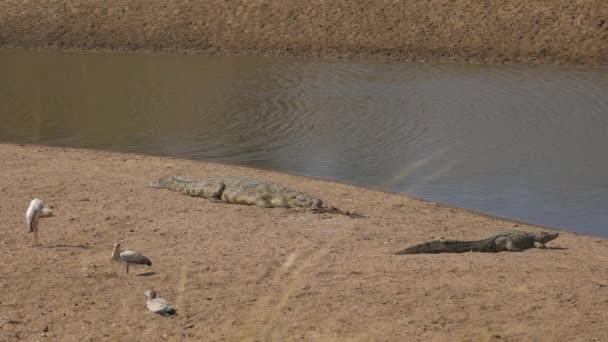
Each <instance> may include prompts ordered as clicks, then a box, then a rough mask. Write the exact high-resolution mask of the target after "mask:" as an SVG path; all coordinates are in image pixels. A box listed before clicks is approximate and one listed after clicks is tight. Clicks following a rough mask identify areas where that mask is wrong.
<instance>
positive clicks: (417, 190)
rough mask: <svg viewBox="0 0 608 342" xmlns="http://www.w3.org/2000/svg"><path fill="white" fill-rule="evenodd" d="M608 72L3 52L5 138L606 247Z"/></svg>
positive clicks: (0, 111)
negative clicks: (256, 177)
mask: <svg viewBox="0 0 608 342" xmlns="http://www.w3.org/2000/svg"><path fill="white" fill-rule="evenodd" d="M607 94H608V70H606V69H596V70H590V71H580V70H567V69H566V70H564V69H556V68H552V67H536V68H527V67H516V66H475V65H420V64H379V63H341V62H331V61H305V60H298V59H295V60H294V59H281V58H257V57H218V56H212V57H206V56H146V55H140V56H131V55H95V54H57V53H40V52H36V53H35V52H18V53H3V54H0V118H1V124H0V140H1V141H10V142H35V143H45V144H51V145H68V146H80V147H94V148H102V149H112V150H121V151H133V152H145V153H152V154H163V155H172V156H178V157H184V158H191V159H204V160H211V161H221V162H227V163H237V164H244V165H250V166H255V167H263V168H272V169H276V170H281V171H287V172H290V173H295V174H301V175H308V176H315V177H319V178H325V179H332V180H338V181H341V182H346V183H353V184H361V185H368V186H374V187H380V188H383V189H387V190H391V191H395V192H402V193H407V194H411V195H414V196H418V197H422V198H426V199H430V200H435V201H439V202H443V203H449V204H452V205H456V206H461V207H465V208H471V209H475V210H479V211H483V212H487V213H490V214H494V215H498V216H502V217H509V218H513V219H518V220H523V221H527V222H531V223H537V224H543V225H548V226H554V227H561V228H564V229H568V230H574V231H578V232H582V233H588V234H593V235H597V236H604V237H608V227H607V226H606V222H608V158H606V157H605V155H606V152H605V149H606V146H608V134H607V133H608V96H606V95H607Z"/></svg>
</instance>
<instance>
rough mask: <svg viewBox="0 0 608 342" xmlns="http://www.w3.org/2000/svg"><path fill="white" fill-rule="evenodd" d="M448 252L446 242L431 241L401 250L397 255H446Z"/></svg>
mask: <svg viewBox="0 0 608 342" xmlns="http://www.w3.org/2000/svg"><path fill="white" fill-rule="evenodd" d="M447 251H448V247H447V246H446V244H445V242H444V241H429V242H425V243H421V244H419V245H415V246H411V247H408V248H406V249H403V250H400V251H399V252H397V253H395V254H397V255H403V254H421V253H445V252H447Z"/></svg>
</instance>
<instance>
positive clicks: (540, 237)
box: [534, 232, 559, 244]
mask: <svg viewBox="0 0 608 342" xmlns="http://www.w3.org/2000/svg"><path fill="white" fill-rule="evenodd" d="M558 236H559V233H548V232H536V233H534V240H535V241H538V242H542V243H543V244H545V243H547V242H549V241H551V240H555V239H557V237H558Z"/></svg>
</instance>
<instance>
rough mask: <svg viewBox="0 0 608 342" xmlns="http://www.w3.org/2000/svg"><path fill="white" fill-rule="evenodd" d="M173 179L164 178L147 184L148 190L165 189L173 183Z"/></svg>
mask: <svg viewBox="0 0 608 342" xmlns="http://www.w3.org/2000/svg"><path fill="white" fill-rule="evenodd" d="M171 179H172V178H171V177H162V178H159V179H158V180H155V181H152V182H149V183H147V184H146V187H148V188H157V189H165V188H167V187H168V185H169V184H170V183H171Z"/></svg>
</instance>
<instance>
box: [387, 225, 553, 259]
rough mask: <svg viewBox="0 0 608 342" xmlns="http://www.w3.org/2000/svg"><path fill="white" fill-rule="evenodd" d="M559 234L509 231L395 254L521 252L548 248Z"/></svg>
mask: <svg viewBox="0 0 608 342" xmlns="http://www.w3.org/2000/svg"><path fill="white" fill-rule="evenodd" d="M558 236H559V233H547V232H524V231H520V230H507V231H501V232H498V233H496V234H494V235H492V236H489V237H487V238H485V239H483V240H468V241H458V240H445V241H440V240H433V241H429V242H425V243H422V244H419V245H415V246H412V247H408V248H406V249H404V250H401V251H399V252H397V253H395V254H421V253H465V252H502V251H509V252H521V251H523V250H524V249H528V248H535V247H536V248H547V247H545V244H546V243H547V242H549V241H551V240H554V239H557V237H558Z"/></svg>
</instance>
